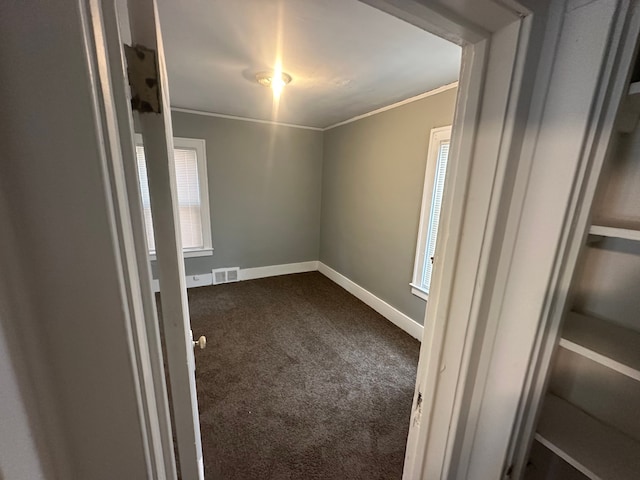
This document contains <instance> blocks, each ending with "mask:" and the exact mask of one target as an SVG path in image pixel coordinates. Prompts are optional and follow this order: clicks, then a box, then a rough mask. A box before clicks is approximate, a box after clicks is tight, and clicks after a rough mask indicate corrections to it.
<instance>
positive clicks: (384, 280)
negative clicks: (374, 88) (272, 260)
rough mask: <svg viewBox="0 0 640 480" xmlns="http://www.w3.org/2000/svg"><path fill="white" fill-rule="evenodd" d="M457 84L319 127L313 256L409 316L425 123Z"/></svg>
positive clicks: (442, 113) (445, 110)
mask: <svg viewBox="0 0 640 480" xmlns="http://www.w3.org/2000/svg"><path fill="white" fill-rule="evenodd" d="M456 92H457V89H452V90H447V91H445V92H443V93H440V94H437V95H433V96H430V97H427V98H424V99H422V100H419V101H416V102H413V103H409V104H407V105H403V106H401V107H397V108H394V109H391V110H388V111H386V112H382V113H379V114H377V115H373V116H370V117H366V118H364V119H362V120H359V121H356V122H353V123H349V124H346V125H343V126H341V127H337V128H334V129H331V130H328V131H326V132H324V168H323V183H322V223H321V237H320V238H321V240H320V260H321V261H322V262H323V263H325V264H327V265H328V266H330V267H331V268H333V269H335V270H337V271H338V272H340V273H341V274H343V275H345V276H346V277H348V278H349V279H351V280H352V281H354V282H355V283H357V284H358V285H360V286H362V287H364V288H365V289H367V290H369V291H370V292H371V293H373V294H374V295H376V296H377V297H379V298H381V299H382V300H385V301H386V302H387V303H389V304H391V305H393V306H394V307H396V308H397V309H398V310H400V311H401V312H403V313H404V314H406V315H408V316H410V317H411V318H413V319H414V320H415V321H417V322H419V323H421V324H422V323H423V321H424V312H425V305H426V302H425V301H424V300H422V299H420V298H418V297H416V296H414V295H413V294H412V293H411V291H410V287H409V282H410V281H411V278H412V275H413V262H414V256H415V248H416V239H417V236H418V224H419V217H420V204H421V201H422V187H423V184H424V173H425V166H426V159H427V146H428V143H429V134H430V130H431V129H432V128H434V127H442V126H444V125H450V124H451V123H452V121H453V113H454V107H455V99H456Z"/></svg>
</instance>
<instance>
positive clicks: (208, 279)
mask: <svg viewBox="0 0 640 480" xmlns="http://www.w3.org/2000/svg"><path fill="white" fill-rule="evenodd" d="M185 281H186V283H187V288H193V287H206V286H207V285H212V284H213V275H212V274H210V273H201V274H198V275H186V276H185ZM151 288H152V289H153V291H154V293H157V292H159V291H160V281H159V280H158V279H157V278H154V279H153V280H151Z"/></svg>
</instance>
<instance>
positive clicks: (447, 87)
mask: <svg viewBox="0 0 640 480" xmlns="http://www.w3.org/2000/svg"><path fill="white" fill-rule="evenodd" d="M452 88H458V82H453V83H449V84H447V85H443V86H442V87H438V88H434V89H433V90H429V91H428V92H424V93H421V94H419V95H416V96H415V97H411V98H406V99H404V100H400V101H399V102H396V103H392V104H391V105H387V106H386V107H381V108H378V109H377V110H372V111H370V112H367V113H363V114H362V115H357V116H355V117H352V118H350V119H348V120H344V121H342V122H338V123H335V124H333V125H330V126H328V127H324V128H323V129H322V131H323V132H326V131H327V130H331V129H332V128H336V127H341V126H342V125H346V124H347V123H351V122H355V121H358V120H362V119H363V118H367V117H371V116H372V115H377V114H378V113H382V112H386V111H387V110H391V109H394V108H397V107H401V106H402V105H407V104H408V103H413V102H417V101H418V100H422V99H423V98H427V97H431V96H432V95H437V94H439V93H442V92H446V91H447V90H451V89H452Z"/></svg>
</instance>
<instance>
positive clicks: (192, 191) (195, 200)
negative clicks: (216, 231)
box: [136, 145, 205, 252]
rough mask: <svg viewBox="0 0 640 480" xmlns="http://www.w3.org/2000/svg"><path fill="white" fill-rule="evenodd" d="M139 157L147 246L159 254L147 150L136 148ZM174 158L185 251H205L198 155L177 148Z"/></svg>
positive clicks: (139, 146)
mask: <svg viewBox="0 0 640 480" xmlns="http://www.w3.org/2000/svg"><path fill="white" fill-rule="evenodd" d="M136 157H137V162H138V178H139V180H140V191H141V194H142V208H143V213H144V221H145V230H146V233H147V242H148V245H149V250H150V251H151V252H155V249H156V246H155V239H154V236H153V221H152V217H151V200H150V198H149V185H148V182H147V164H146V160H145V156H144V147H142V146H141V145H138V146H136ZM174 158H175V167H176V177H175V178H176V185H177V190H178V209H179V216H180V234H181V237H182V248H183V249H185V250H188V249H199V248H204V247H205V245H204V237H203V225H202V223H203V222H202V211H201V210H202V209H201V198H202V197H201V195H200V183H199V176H198V154H197V151H196V150H195V149H190V148H175V149H174Z"/></svg>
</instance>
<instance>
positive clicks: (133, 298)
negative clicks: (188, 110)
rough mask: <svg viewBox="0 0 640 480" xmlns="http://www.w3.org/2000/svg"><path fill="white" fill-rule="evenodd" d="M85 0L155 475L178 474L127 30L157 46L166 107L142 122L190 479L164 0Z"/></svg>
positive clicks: (194, 430)
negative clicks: (160, 0)
mask: <svg viewBox="0 0 640 480" xmlns="http://www.w3.org/2000/svg"><path fill="white" fill-rule="evenodd" d="M81 1H83V2H84V1H86V3H88V13H89V15H90V17H91V18H90V22H91V32H90V34H91V35H92V40H93V43H92V46H93V47H94V49H93V50H90V51H88V52H87V55H88V57H89V61H90V62H92V63H94V64H95V65H96V69H95V76H96V79H95V81H96V82H99V83H100V87H101V91H100V95H99V98H97V99H96V100H97V102H98V103H99V106H100V110H101V111H102V115H103V123H104V125H103V132H102V135H103V137H104V138H105V144H106V147H107V149H108V155H107V157H108V160H107V163H108V167H109V170H110V172H111V175H112V177H113V180H112V182H113V185H112V192H111V193H112V196H113V198H112V199H111V200H112V202H113V203H114V209H115V211H116V213H117V214H118V215H117V216H116V226H115V228H114V230H115V231H116V233H117V236H118V241H119V243H120V244H121V245H122V247H121V248H122V251H123V257H124V258H123V262H126V263H125V265H124V269H125V272H124V273H125V277H124V288H125V289H126V292H127V295H128V298H129V302H130V308H131V310H132V313H131V315H132V319H131V320H132V328H131V331H130V332H129V334H130V338H129V342H130V349H131V354H132V359H133V361H134V363H135V370H136V371H137V372H138V377H137V381H138V385H136V387H137V391H138V395H139V410H140V415H141V423H142V433H143V439H142V440H143V444H144V446H145V454H146V462H147V465H148V472H149V478H152V479H165V478H166V479H175V478H177V471H176V461H175V454H174V444H173V435H172V426H171V421H170V415H169V404H168V399H167V389H166V384H165V372H164V366H163V355H162V349H161V347H160V335H159V328H158V327H159V326H158V318H157V314H156V307H155V295H154V293H153V291H152V287H151V272H150V266H149V255H148V246H147V244H146V235H145V233H144V221H143V217H142V206H141V200H140V199H141V196H140V192H139V184H138V178H137V175H138V173H137V168H136V160H135V142H134V135H133V118H132V114H131V106H130V94H129V93H128V92H129V90H128V80H127V72H126V65H125V60H124V57H123V53H122V44H123V39H122V37H123V36H126V37H127V40H129V41H131V42H132V43H135V44H140V45H144V46H145V47H147V48H150V49H152V50H154V51H155V52H156V59H157V62H158V81H159V85H160V103H161V108H162V112H161V113H160V114H147V115H142V116H141V117H140V118H139V122H140V126H141V130H142V135H143V137H144V138H145V139H146V141H145V145H146V147H147V157H148V158H149V159H154V160H155V161H148V162H147V163H148V175H149V188H150V194H151V196H152V214H153V215H154V234H155V238H156V246H157V247H156V257H157V259H158V265H159V270H160V290H161V294H162V307H163V316H162V319H163V325H164V333H165V344H166V348H167V352H168V356H167V365H168V366H169V373H170V376H169V379H170V385H171V391H172V412H173V418H174V425H175V429H176V432H175V433H176V444H177V451H178V458H179V460H180V473H181V477H182V478H184V479H194V480H195V479H200V480H204V464H203V458H202V448H201V438H200V423H199V418H198V408H197V399H196V391H195V376H194V367H195V362H194V358H193V344H192V335H191V330H190V324H189V313H188V304H187V297H186V284H185V275H184V262H183V257H182V247H181V241H180V237H179V235H180V234H179V229H176V228H175V225H176V224H177V222H178V213H177V207H176V205H177V202H176V198H177V194H176V185H175V179H174V177H173V175H171V173H170V172H172V171H173V170H174V167H173V161H174V160H173V135H172V129H171V116H170V115H171V114H170V109H169V108H168V105H169V104H170V103H169V95H168V86H167V73H166V66H165V61H164V51H163V47H162V39H161V37H160V35H159V32H160V26H159V20H158V14H157V6H156V3H155V1H154V0H136V1H127V0H124V1H118V2H117V3H116V1H115V0H112V1H105V2H100V0H81ZM121 28H123V29H124V30H125V31H122V30H121ZM129 29H130V30H129ZM129 37H130V38H129ZM167 192H168V193H167ZM166 212H170V214H169V215H167V213H166ZM181 359H184V360H186V361H183V360H181Z"/></svg>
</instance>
